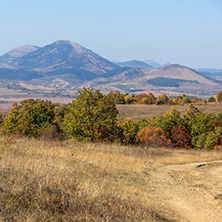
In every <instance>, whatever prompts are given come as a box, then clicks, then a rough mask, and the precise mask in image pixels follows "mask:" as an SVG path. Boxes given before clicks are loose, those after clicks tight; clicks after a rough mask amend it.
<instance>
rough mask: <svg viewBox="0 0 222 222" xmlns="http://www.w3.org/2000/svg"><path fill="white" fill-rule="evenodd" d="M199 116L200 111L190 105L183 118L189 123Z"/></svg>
mask: <svg viewBox="0 0 222 222" xmlns="http://www.w3.org/2000/svg"><path fill="white" fill-rule="evenodd" d="M200 114H201V111H200V110H199V109H198V108H197V107H195V106H194V105H193V104H192V103H191V104H190V105H189V108H188V109H187V110H186V111H185V116H184V118H185V119H186V120H187V121H188V122H190V121H192V120H194V119H195V118H196V117H197V116H198V115H200Z"/></svg>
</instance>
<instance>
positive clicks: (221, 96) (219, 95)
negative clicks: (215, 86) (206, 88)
mask: <svg viewBox="0 0 222 222" xmlns="http://www.w3.org/2000/svg"><path fill="white" fill-rule="evenodd" d="M216 102H222V92H221V91H220V92H218V93H217V96H216Z"/></svg>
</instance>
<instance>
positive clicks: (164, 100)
mask: <svg viewBox="0 0 222 222" xmlns="http://www.w3.org/2000/svg"><path fill="white" fill-rule="evenodd" d="M168 100H169V98H168V96H167V95H166V94H163V95H159V96H158V97H157V99H156V103H157V105H159V104H167V103H168Z"/></svg>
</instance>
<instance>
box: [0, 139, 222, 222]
mask: <svg viewBox="0 0 222 222" xmlns="http://www.w3.org/2000/svg"><path fill="white" fill-rule="evenodd" d="M216 159H222V153H220V152H206V151H189V150H170V149H160V148H158V149H157V148H155V149H154V148H150V149H143V148H140V147H133V146H121V145H119V144H93V143H77V142H71V141H63V142H45V141H40V140H35V139H15V140H13V138H3V137H2V138H1V146H0V221H1V220H2V221H171V220H170V219H169V220H168V219H167V218H166V216H164V215H162V212H161V211H160V209H158V206H155V204H154V203H152V200H151V199H150V197H149V192H150V188H149V177H150V175H149V172H151V171H153V170H154V168H155V167H156V166H160V165H161V166H162V165H166V164H173V163H175V164H180V163H181V164H182V163H189V162H198V161H210V160H216Z"/></svg>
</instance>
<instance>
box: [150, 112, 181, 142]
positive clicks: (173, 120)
mask: <svg viewBox="0 0 222 222" xmlns="http://www.w3.org/2000/svg"><path fill="white" fill-rule="evenodd" d="M149 125H150V126H155V127H160V128H162V129H163V130H164V131H165V132H166V133H167V134H168V136H169V137H170V138H171V130H172V129H173V127H175V126H181V127H183V126H185V120H184V119H183V118H182V117H180V112H179V111H177V110H176V109H174V108H172V109H171V110H170V112H169V113H168V112H166V113H165V114H164V115H163V116H158V117H156V118H154V119H153V120H151V122H150V123H149Z"/></svg>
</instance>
